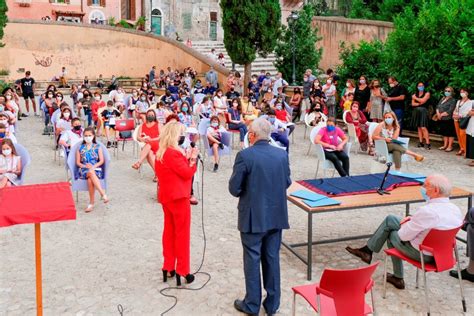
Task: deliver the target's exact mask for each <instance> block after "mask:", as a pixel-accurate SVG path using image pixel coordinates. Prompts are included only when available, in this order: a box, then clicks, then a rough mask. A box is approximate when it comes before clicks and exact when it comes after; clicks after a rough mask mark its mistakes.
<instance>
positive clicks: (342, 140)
mask: <svg viewBox="0 0 474 316" xmlns="http://www.w3.org/2000/svg"><path fill="white" fill-rule="evenodd" d="M347 141H348V137H347V136H346V135H345V134H344V132H343V131H342V129H340V128H339V127H337V126H336V119H335V118H334V117H329V118H328V120H327V122H326V127H323V128H321V129H320V130H319V133H318V135H317V136H316V138H315V139H314V143H315V144H319V145H321V146H323V149H324V154H325V156H326V159H327V160H329V161H331V162H332V163H333V164H334V167H335V168H336V170H337V172H338V173H339V175H340V176H341V177H347V176H349V167H350V165H349V156H348V155H347V154H346V153H345V152H344V145H345V144H346V143H347Z"/></svg>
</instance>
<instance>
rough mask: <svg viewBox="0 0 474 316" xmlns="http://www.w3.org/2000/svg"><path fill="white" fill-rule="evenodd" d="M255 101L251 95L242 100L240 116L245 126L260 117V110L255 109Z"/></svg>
mask: <svg viewBox="0 0 474 316" xmlns="http://www.w3.org/2000/svg"><path fill="white" fill-rule="evenodd" d="M256 105H257V99H256V98H255V96H254V94H253V93H250V94H249V95H248V96H244V97H243V98H242V114H243V115H244V120H245V123H246V124H249V123H251V122H252V121H253V120H255V119H256V118H257V117H258V116H259V115H260V110H259V109H257V107H256Z"/></svg>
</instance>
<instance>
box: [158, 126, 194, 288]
mask: <svg viewBox="0 0 474 316" xmlns="http://www.w3.org/2000/svg"><path fill="white" fill-rule="evenodd" d="M185 130H186V128H185V126H184V125H183V124H181V123H178V122H170V123H168V124H166V125H165V126H164V127H163V129H162V130H161V132H160V146H159V149H158V151H157V153H156V164H155V171H156V175H157V176H158V181H159V183H160V186H159V190H158V201H159V202H160V203H161V205H162V206H163V212H164V216H165V227H164V229H163V239H162V242H163V257H164V263H163V281H164V282H166V281H167V278H168V276H171V277H173V276H174V274H175V271H176V284H177V285H178V286H180V285H181V276H183V277H184V278H185V279H186V283H191V282H193V281H194V275H192V274H190V271H189V261H190V260H189V252H190V230H191V205H190V202H189V198H190V191H189V188H190V187H191V181H192V178H193V175H194V173H195V172H196V159H197V156H198V149H197V148H193V149H191V150H189V151H188V152H187V153H185V152H184V150H183V149H181V148H180V147H179V146H180V145H181V144H182V143H183V142H184V138H185V136H184V135H185Z"/></svg>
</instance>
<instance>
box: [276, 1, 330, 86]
mask: <svg viewBox="0 0 474 316" xmlns="http://www.w3.org/2000/svg"><path fill="white" fill-rule="evenodd" d="M313 14H314V7H313V6H311V5H305V6H304V7H303V9H302V10H300V11H299V18H298V19H297V20H296V21H295V22H293V23H294V24H292V25H290V26H289V27H283V34H282V37H281V39H280V40H279V41H278V44H277V46H276V47H275V55H276V61H275V66H276V68H277V69H278V71H280V72H281V73H282V74H283V78H286V79H287V80H288V79H289V78H291V77H292V74H293V49H292V47H293V42H292V36H293V28H294V32H295V57H296V58H295V61H296V62H295V64H296V82H297V83H301V81H302V79H303V73H304V72H305V71H306V69H308V68H309V69H312V70H313V72H314V73H315V71H316V69H317V68H318V64H319V61H320V60H321V56H322V53H323V50H322V48H318V49H317V48H316V46H315V45H316V43H317V42H318V41H320V40H321V39H322V38H321V37H318V29H317V28H313V27H312V19H313Z"/></svg>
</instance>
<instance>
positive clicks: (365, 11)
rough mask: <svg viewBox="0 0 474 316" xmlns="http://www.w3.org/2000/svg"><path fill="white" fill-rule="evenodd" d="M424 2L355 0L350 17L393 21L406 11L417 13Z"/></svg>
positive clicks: (412, 0) (415, 0) (409, 0)
mask: <svg viewBox="0 0 474 316" xmlns="http://www.w3.org/2000/svg"><path fill="white" fill-rule="evenodd" d="M424 2H425V0H384V1H379V0H353V1H352V4H351V8H350V11H349V14H348V17H350V18H353V19H368V20H381V21H393V20H394V18H395V17H396V16H398V15H399V14H401V13H403V12H405V11H410V12H413V13H414V14H415V15H416V14H417V13H418V11H419V10H420V9H421V7H422V6H423V3H424Z"/></svg>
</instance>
